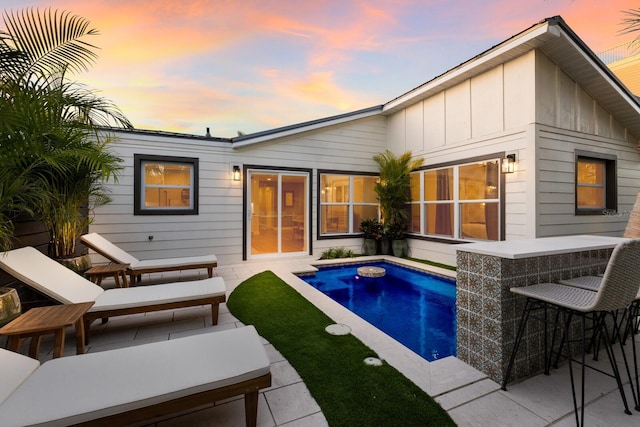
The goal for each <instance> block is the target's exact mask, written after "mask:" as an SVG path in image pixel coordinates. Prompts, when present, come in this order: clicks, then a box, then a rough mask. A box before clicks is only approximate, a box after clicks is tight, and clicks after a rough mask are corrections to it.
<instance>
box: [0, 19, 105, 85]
mask: <svg viewBox="0 0 640 427" xmlns="http://www.w3.org/2000/svg"><path fill="white" fill-rule="evenodd" d="M3 19H4V23H5V26H6V27H7V33H8V34H9V35H10V36H11V39H12V41H13V43H14V44H15V47H16V49H17V50H18V51H20V52H23V53H24V54H25V55H26V57H27V58H28V63H27V64H23V69H22V70H20V74H21V75H22V76H23V77H25V76H28V75H29V74H49V73H51V72H53V73H57V72H60V70H62V69H67V68H68V69H69V70H70V71H72V72H82V71H86V70H87V69H88V68H89V66H91V65H93V64H94V63H95V62H96V60H97V58H98V55H97V54H96V52H95V50H96V49H97V47H96V46H94V45H92V44H90V43H87V42H85V41H84V40H83V38H85V37H86V36H92V35H97V34H98V31H97V30H95V29H92V28H89V21H88V20H86V19H84V18H82V17H80V16H77V15H72V14H71V13H69V12H67V11H63V12H58V11H57V10H51V9H50V8H49V9H45V10H44V11H40V10H39V9H33V8H30V9H24V10H22V11H16V12H13V11H11V12H5V13H4V16H3Z"/></svg>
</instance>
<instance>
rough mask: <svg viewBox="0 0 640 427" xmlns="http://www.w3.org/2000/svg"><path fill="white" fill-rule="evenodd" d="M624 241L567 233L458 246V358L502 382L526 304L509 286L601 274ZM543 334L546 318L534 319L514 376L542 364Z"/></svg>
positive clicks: (536, 369)
mask: <svg viewBox="0 0 640 427" xmlns="http://www.w3.org/2000/svg"><path fill="white" fill-rule="evenodd" d="M534 240H535V242H534ZM620 240H621V238H613V237H603V236H567V237H561V238H556V237H554V238H543V239H532V240H519V241H508V242H483V243H472V244H468V245H460V247H459V248H458V249H457V279H456V282H457V291H456V298H457V357H458V358H459V359H460V360H462V361H464V362H466V363H468V364H469V365H471V366H473V367H474V368H476V369H478V370H480V371H481V372H483V373H485V374H486V375H488V376H489V377H490V378H491V379H492V380H494V381H496V382H498V383H501V382H502V379H503V375H504V372H505V371H506V367H507V364H508V362H509V357H510V356H511V350H512V348H513V343H514V340H515V336H516V333H517V329H518V325H519V322H520V317H521V315H522V311H523V310H524V304H525V298H524V297H522V296H516V295H514V294H512V293H511V292H510V291H509V289H510V288H512V287H519V286H528V285H533V284H536V283H544V282H557V281H559V280H562V279H570V278H573V277H578V276H584V275H594V274H600V273H603V272H604V270H605V268H606V265H607V261H608V260H609V257H610V255H611V252H612V250H613V247H614V246H615V245H616V243H618V242H619V241H620ZM551 314H553V313H552V312H550V315H551ZM549 332H551V328H550V327H549ZM543 337H544V328H543V323H541V322H537V321H532V320H530V321H529V323H528V327H527V330H526V332H525V335H524V338H523V340H522V342H521V344H520V349H519V351H518V355H517V357H516V361H515V366H514V374H513V375H512V378H511V379H510V380H514V379H521V378H526V377H529V376H531V375H533V374H536V373H539V372H540V371H541V370H542V369H543V356H544V340H543ZM550 337H551V333H549V339H550Z"/></svg>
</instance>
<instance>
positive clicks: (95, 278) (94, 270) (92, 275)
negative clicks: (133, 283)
mask: <svg viewBox="0 0 640 427" xmlns="http://www.w3.org/2000/svg"><path fill="white" fill-rule="evenodd" d="M127 268H129V264H104V265H97V266H95V267H91V268H90V269H88V270H87V271H85V272H84V274H86V275H87V277H88V278H89V280H91V281H92V282H94V283H95V284H96V285H98V286H100V284H101V283H102V278H103V277H109V276H112V277H113V280H115V282H116V286H117V287H119V288H128V287H129V282H127V273H126V271H127ZM120 278H122V282H120Z"/></svg>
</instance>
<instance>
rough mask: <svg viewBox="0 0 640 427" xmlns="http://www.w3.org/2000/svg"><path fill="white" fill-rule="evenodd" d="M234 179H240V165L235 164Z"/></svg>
mask: <svg viewBox="0 0 640 427" xmlns="http://www.w3.org/2000/svg"><path fill="white" fill-rule="evenodd" d="M233 180H234V181H240V166H238V165H234V166H233Z"/></svg>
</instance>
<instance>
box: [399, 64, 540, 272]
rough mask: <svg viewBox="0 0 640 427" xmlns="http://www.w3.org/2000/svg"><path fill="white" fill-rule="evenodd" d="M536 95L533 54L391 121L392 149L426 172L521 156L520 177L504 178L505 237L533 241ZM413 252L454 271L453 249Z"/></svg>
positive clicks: (414, 244)
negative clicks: (420, 160)
mask: <svg viewBox="0 0 640 427" xmlns="http://www.w3.org/2000/svg"><path fill="white" fill-rule="evenodd" d="M534 89H535V54H534V53H533V52H529V53H526V54H524V55H522V56H520V57H518V58H515V59H512V60H510V61H508V62H506V63H504V64H501V65H499V66H496V67H494V68H492V69H490V70H488V71H485V72H483V73H481V74H479V75H477V76H475V77H473V78H470V79H467V80H465V81H463V82H461V83H459V84H457V85H454V86H452V87H451V88H447V89H444V90H443V91H441V92H438V93H436V94H434V95H432V96H431V97H429V98H427V99H424V100H422V101H419V102H417V103H416V104H414V105H411V106H409V107H407V108H404V109H402V110H400V111H398V112H396V113H394V114H392V115H390V116H389V122H388V140H389V142H388V146H389V149H390V150H392V151H394V152H395V153H403V152H405V151H408V150H410V151H411V152H412V153H413V154H414V156H416V157H417V156H422V157H423V158H424V164H425V166H429V165H438V164H442V163H460V162H464V160H465V159H473V158H476V157H480V156H487V155H491V154H499V153H517V161H518V170H517V173H514V174H510V175H507V176H505V225H504V226H505V236H506V238H507V239H513V238H525V237H528V236H531V235H532V234H533V233H534V229H533V228H531V227H530V226H529V224H530V223H531V221H529V220H528V216H529V215H530V212H533V210H534V208H535V204H534V200H533V198H527V197H526V194H527V191H531V190H532V189H533V184H528V181H527V179H528V177H529V173H528V171H530V170H533V168H534V159H533V157H532V156H531V155H530V154H529V153H532V152H534V150H533V148H534V143H535V141H534V138H533V137H531V131H532V129H533V124H534V121H535V108H534V105H535V99H534V95H535V90H534ZM529 180H530V181H532V180H531V178H529ZM528 187H531V188H528ZM410 247H411V251H412V256H417V257H421V258H427V259H432V260H434V261H438V262H443V263H445V264H450V265H455V249H456V245H455V244H447V243H437V242H431V241H424V240H416V239H412V240H410Z"/></svg>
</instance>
